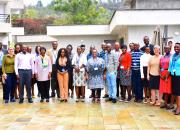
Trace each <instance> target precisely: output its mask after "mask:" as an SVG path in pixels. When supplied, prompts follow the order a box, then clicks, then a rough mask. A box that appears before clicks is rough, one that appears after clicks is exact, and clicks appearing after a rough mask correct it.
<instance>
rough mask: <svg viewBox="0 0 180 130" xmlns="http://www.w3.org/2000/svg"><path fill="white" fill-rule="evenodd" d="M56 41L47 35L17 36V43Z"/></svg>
mask: <svg viewBox="0 0 180 130" xmlns="http://www.w3.org/2000/svg"><path fill="white" fill-rule="evenodd" d="M53 41H58V40H57V39H56V38H53V37H50V36H47V35H32V36H17V43H47V42H53Z"/></svg>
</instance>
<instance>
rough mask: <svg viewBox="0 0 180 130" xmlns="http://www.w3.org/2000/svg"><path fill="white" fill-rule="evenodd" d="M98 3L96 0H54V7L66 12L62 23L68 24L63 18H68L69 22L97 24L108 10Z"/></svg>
mask: <svg viewBox="0 0 180 130" xmlns="http://www.w3.org/2000/svg"><path fill="white" fill-rule="evenodd" d="M97 5H98V2H97V1H96V0H54V5H53V7H54V10H56V11H60V12H62V13H63V14H64V15H63V16H62V17H61V18H60V19H61V20H59V21H60V24H66V22H65V20H62V19H67V24H96V22H97V18H98V17H99V16H100V15H101V14H104V13H106V12H107V10H105V9H104V8H103V7H98V6H97ZM62 21H63V22H62ZM56 22H57V21H56ZM61 22H62V23H61Z"/></svg>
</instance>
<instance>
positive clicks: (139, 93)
mask: <svg viewBox="0 0 180 130" xmlns="http://www.w3.org/2000/svg"><path fill="white" fill-rule="evenodd" d="M131 80H132V86H133V87H134V94H135V99H136V100H143V87H142V85H141V73H140V70H132V77H131Z"/></svg>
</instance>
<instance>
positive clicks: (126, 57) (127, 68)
mask: <svg viewBox="0 0 180 130" xmlns="http://www.w3.org/2000/svg"><path fill="white" fill-rule="evenodd" d="M131 60H132V57H131V54H130V53H129V52H127V46H126V45H123V46H122V54H121V55H120V57H119V66H118V68H119V70H118V71H119V74H120V86H121V100H120V101H125V102H130V101H131V98H132V95H131ZM126 91H127V93H128V98H127V100H126Z"/></svg>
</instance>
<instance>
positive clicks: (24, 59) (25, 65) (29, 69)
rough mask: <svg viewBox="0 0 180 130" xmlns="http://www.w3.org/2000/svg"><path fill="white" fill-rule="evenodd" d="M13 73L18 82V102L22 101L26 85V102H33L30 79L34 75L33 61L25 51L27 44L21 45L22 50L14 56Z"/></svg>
mask: <svg viewBox="0 0 180 130" xmlns="http://www.w3.org/2000/svg"><path fill="white" fill-rule="evenodd" d="M15 73H16V76H17V78H18V79H19V82H20V94H19V99H20V100H19V103H20V104H22V103H23V102H24V86H26V90H27V97H28V102H29V103H33V101H32V96H31V79H32V78H33V77H34V61H33V58H32V56H31V55H30V54H29V53H27V46H25V45H23V46H22V52H21V53H19V54H17V55H16V57H15Z"/></svg>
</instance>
